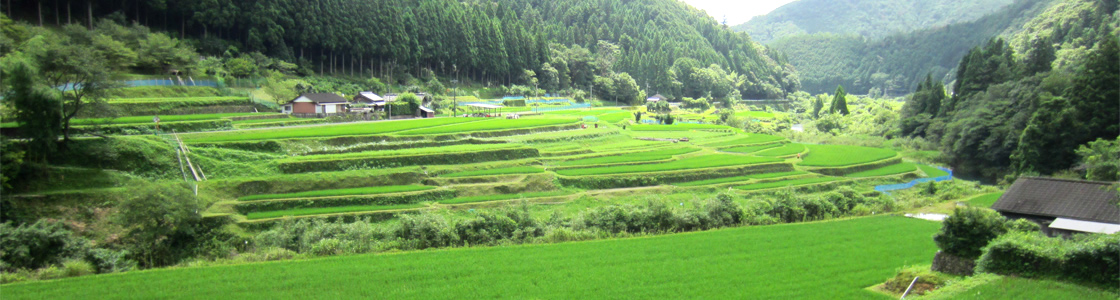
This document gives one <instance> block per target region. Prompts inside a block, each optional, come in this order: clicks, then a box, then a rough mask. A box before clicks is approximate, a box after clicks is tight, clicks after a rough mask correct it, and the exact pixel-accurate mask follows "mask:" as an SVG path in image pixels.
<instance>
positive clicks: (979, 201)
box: [965, 192, 1003, 207]
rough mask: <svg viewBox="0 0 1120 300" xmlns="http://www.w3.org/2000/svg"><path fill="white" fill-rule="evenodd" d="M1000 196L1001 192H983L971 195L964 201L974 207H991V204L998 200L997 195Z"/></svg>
mask: <svg viewBox="0 0 1120 300" xmlns="http://www.w3.org/2000/svg"><path fill="white" fill-rule="evenodd" d="M1001 196H1003V192H999V193H991V194H984V195H980V196H976V197H972V198H971V199H968V201H965V202H968V205H972V206H976V207H992V205H993V204H996V201H999V197H1001Z"/></svg>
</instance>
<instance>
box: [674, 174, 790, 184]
mask: <svg viewBox="0 0 1120 300" xmlns="http://www.w3.org/2000/svg"><path fill="white" fill-rule="evenodd" d="M804 174H809V172H805V171H790V172H779V173H762V174H754V175H746V176H735V177H724V178H716V179H708V180H700V181H692V182H685V183H678V184H674V185H676V186H701V185H713V184H720V183H728V182H740V181H747V180H751V179H768V178H779V177H787V176H797V175H804Z"/></svg>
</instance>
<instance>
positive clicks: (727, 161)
mask: <svg viewBox="0 0 1120 300" xmlns="http://www.w3.org/2000/svg"><path fill="white" fill-rule="evenodd" d="M778 161H780V160H778V159H774V158H768V157H756V156H744V155H732V154H713V155H705V156H697V157H689V158H685V159H680V160H675V161H670V162H664V163H656V164H645V165H625V166H610V167H597V168H581V169H566V170H558V171H556V173H557V174H560V175H565V176H586V175H604V174H624V173H643V172H663V171H677V170H689V169H703V168H715V167H727V166H740V165H753V164H760V163H768V162H778Z"/></svg>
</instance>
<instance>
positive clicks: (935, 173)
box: [918, 164, 949, 177]
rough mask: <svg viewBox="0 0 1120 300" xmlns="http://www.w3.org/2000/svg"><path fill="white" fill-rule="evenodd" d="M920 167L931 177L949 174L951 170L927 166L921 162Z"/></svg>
mask: <svg viewBox="0 0 1120 300" xmlns="http://www.w3.org/2000/svg"><path fill="white" fill-rule="evenodd" d="M918 169H921V170H922V172H925V173H926V175H928V176H929V177H941V176H949V172H945V171H942V170H941V169H938V168H936V167H933V166H927V165H921V164H919V165H918Z"/></svg>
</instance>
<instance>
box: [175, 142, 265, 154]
mask: <svg viewBox="0 0 1120 300" xmlns="http://www.w3.org/2000/svg"><path fill="white" fill-rule="evenodd" d="M190 146H191V147H210V148H225V149H235V150H244V151H256V152H281V151H283V150H284V148H283V146H281V145H280V142H278V141H276V140H267V141H258V142H224V143H199V144H190Z"/></svg>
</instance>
